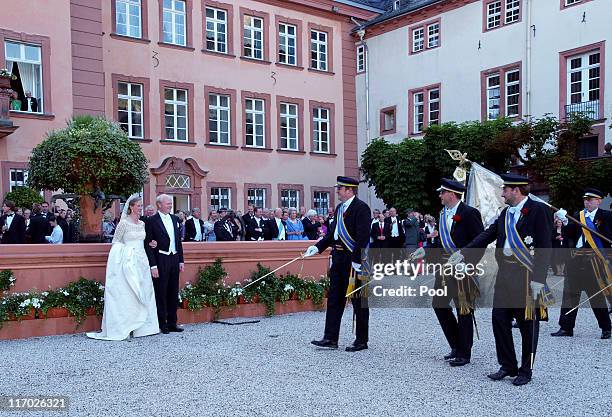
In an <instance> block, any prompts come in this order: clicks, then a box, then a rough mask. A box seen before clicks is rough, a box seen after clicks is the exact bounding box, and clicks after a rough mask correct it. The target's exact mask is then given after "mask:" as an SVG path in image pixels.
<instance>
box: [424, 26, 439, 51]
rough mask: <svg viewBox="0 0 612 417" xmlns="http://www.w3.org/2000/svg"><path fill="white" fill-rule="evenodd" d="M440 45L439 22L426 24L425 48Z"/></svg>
mask: <svg viewBox="0 0 612 417" xmlns="http://www.w3.org/2000/svg"><path fill="white" fill-rule="evenodd" d="M438 46H440V22H435V23H432V24H431V25H427V49H433V48H437V47H438Z"/></svg>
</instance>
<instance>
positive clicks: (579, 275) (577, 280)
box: [559, 256, 612, 331]
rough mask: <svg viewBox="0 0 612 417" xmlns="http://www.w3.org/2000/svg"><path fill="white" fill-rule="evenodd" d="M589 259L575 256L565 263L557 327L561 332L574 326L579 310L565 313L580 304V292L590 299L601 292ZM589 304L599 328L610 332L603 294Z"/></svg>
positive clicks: (610, 325)
mask: <svg viewBox="0 0 612 417" xmlns="http://www.w3.org/2000/svg"><path fill="white" fill-rule="evenodd" d="M591 259H592V258H591V257H589V256H577V257H575V258H573V259H570V260H568V261H567V263H566V273H565V283H564V285H563V302H562V303H561V316H560V317H559V326H561V328H562V329H563V330H567V331H570V330H573V329H574V326H575V325H576V316H577V315H578V310H579V309H576V310H574V311H572V312H571V313H570V314H567V315H566V313H567V312H568V311H570V310H571V309H572V308H574V307H576V306H577V305H578V304H580V296H581V295H582V291H584V292H586V293H587V295H588V296H589V297H590V296H592V295H593V294H595V293H597V292H598V291H600V290H601V288H600V287H599V285H598V283H597V280H596V279H595V272H594V271H593V265H592V264H591ZM589 303H591V308H592V309H593V314H595V318H596V319H597V324H598V325H599V328H600V329H601V330H603V331H609V330H611V329H612V324H611V322H610V316H609V314H608V308H607V305H606V299H605V297H604V295H603V293H599V294H598V295H596V296H595V297H593V298H592V299H591V300H590V301H589Z"/></svg>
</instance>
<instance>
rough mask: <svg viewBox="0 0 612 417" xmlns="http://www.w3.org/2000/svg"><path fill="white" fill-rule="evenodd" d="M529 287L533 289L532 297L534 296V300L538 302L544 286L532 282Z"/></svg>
mask: <svg viewBox="0 0 612 417" xmlns="http://www.w3.org/2000/svg"><path fill="white" fill-rule="evenodd" d="M529 287H531V295H532V296H533V299H534V300H537V299H538V296H539V295H540V291H542V288H544V284H542V283H541V282H536V281H531V282H530V283H529Z"/></svg>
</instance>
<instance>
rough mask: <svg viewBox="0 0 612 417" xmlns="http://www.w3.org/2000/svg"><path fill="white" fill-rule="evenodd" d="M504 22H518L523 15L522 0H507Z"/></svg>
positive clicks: (507, 23)
mask: <svg viewBox="0 0 612 417" xmlns="http://www.w3.org/2000/svg"><path fill="white" fill-rule="evenodd" d="M505 2H506V4H505V6H506V7H505V11H504V24H506V25H509V24H511V23H515V22H518V21H519V19H520V17H521V0H505Z"/></svg>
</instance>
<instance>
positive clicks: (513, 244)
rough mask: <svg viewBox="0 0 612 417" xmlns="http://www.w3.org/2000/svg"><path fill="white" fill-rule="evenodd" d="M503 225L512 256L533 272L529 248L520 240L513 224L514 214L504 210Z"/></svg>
mask: <svg viewBox="0 0 612 417" xmlns="http://www.w3.org/2000/svg"><path fill="white" fill-rule="evenodd" d="M505 223H506V224H505V231H506V237H507V239H508V243H509V244H510V250H511V251H512V254H513V255H514V257H515V258H516V259H517V260H518V261H519V262H520V263H521V264H523V266H524V267H525V268H527V269H528V270H529V271H530V272H533V257H532V256H531V254H530V253H529V248H528V247H527V245H525V242H523V239H521V235H520V234H519V232H518V229H517V228H516V223H515V222H514V214H512V213H510V210H506V221H505Z"/></svg>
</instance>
